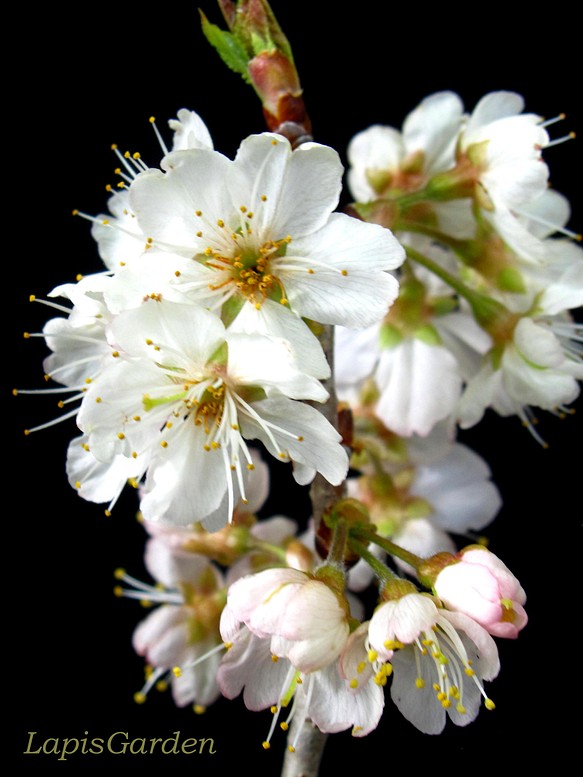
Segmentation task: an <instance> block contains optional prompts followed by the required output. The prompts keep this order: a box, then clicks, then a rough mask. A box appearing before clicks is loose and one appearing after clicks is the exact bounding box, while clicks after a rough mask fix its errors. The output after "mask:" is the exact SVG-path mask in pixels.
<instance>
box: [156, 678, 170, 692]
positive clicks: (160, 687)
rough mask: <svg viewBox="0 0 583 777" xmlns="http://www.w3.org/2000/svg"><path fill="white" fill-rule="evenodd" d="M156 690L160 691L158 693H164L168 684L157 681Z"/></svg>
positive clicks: (164, 681)
mask: <svg viewBox="0 0 583 777" xmlns="http://www.w3.org/2000/svg"><path fill="white" fill-rule="evenodd" d="M156 690H157V691H160V693H164V691H167V690H168V683H167V682H166V680H158V682H157V683H156Z"/></svg>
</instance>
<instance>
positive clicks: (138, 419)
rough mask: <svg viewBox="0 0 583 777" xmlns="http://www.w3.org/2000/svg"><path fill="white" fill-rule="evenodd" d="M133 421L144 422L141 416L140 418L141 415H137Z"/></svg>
mask: <svg viewBox="0 0 583 777" xmlns="http://www.w3.org/2000/svg"><path fill="white" fill-rule="evenodd" d="M133 420H134V421H141V420H142V418H141V416H139V415H135V416H134V417H133Z"/></svg>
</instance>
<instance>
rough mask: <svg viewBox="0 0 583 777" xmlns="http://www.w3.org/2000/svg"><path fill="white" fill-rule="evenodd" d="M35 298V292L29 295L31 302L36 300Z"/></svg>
mask: <svg viewBox="0 0 583 777" xmlns="http://www.w3.org/2000/svg"><path fill="white" fill-rule="evenodd" d="M35 299H36V297H35V295H34V294H31V295H30V296H29V298H28V301H29V302H34V301H35Z"/></svg>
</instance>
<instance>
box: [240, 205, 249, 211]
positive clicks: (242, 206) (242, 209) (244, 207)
mask: <svg viewBox="0 0 583 777" xmlns="http://www.w3.org/2000/svg"><path fill="white" fill-rule="evenodd" d="M239 210H240V211H241V213H247V207H246V206H245V205H241V207H240V208H239Z"/></svg>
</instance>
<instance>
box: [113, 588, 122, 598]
mask: <svg viewBox="0 0 583 777" xmlns="http://www.w3.org/2000/svg"><path fill="white" fill-rule="evenodd" d="M113 595H114V596H117V597H118V598H119V597H122V596H123V588H122V587H121V585H116V586H115V588H114V589H113Z"/></svg>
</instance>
